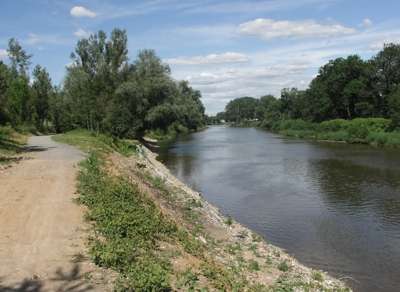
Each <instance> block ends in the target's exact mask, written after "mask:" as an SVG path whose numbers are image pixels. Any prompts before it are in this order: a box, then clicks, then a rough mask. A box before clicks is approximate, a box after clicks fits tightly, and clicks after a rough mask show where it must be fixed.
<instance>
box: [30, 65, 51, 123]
mask: <svg viewBox="0 0 400 292" xmlns="http://www.w3.org/2000/svg"><path fill="white" fill-rule="evenodd" d="M52 94H53V86H52V84H51V79H50V75H49V73H47V71H46V69H45V68H42V67H41V66H40V65H37V66H36V67H35V69H34V70H33V83H32V100H33V109H34V122H35V125H36V127H37V129H39V130H43V129H44V122H45V120H48V118H49V100H50V96H51V95H52Z"/></svg>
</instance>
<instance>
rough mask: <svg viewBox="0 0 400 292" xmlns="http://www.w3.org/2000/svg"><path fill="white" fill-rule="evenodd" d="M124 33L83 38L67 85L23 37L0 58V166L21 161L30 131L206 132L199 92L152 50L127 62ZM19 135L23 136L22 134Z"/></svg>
mask: <svg viewBox="0 0 400 292" xmlns="http://www.w3.org/2000/svg"><path fill="white" fill-rule="evenodd" d="M127 47H128V39H127V34H126V31H125V30H121V29H114V30H113V31H112V33H111V35H110V36H107V35H106V33H104V32H103V31H99V32H98V33H95V34H92V35H91V36H90V37H88V38H82V39H80V40H79V41H78V42H77V44H76V47H75V50H74V52H73V53H72V54H71V59H72V60H71V64H70V65H69V66H67V68H66V76H65V78H64V80H63V83H62V85H61V86H55V85H53V83H52V80H51V78H50V75H49V73H48V72H47V70H46V69H45V68H44V67H42V66H40V65H36V66H35V67H34V69H33V71H32V72H31V70H30V66H31V59H32V55H30V54H29V53H27V52H26V51H25V50H24V49H23V48H22V46H21V45H20V43H19V42H18V40H16V39H14V38H12V39H10V40H9V43H8V49H7V54H8V62H3V61H0V161H1V162H2V163H5V162H7V163H8V162H10V161H14V160H15V159H19V156H16V154H17V152H20V150H21V147H22V146H23V143H24V140H26V135H27V134H29V133H33V134H40V133H61V132H65V131H69V130H73V129H79V128H83V129H87V130H90V131H95V132H97V133H105V134H107V135H109V136H112V137H114V138H121V139H123V138H138V139H140V138H142V137H143V136H145V135H148V136H150V137H153V138H154V137H155V138H157V139H164V138H169V139H171V138H173V137H174V136H176V135H177V134H179V133H187V132H190V131H196V130H197V129H199V128H202V127H204V124H205V114H204V106H203V104H202V102H201V94H200V92H199V91H197V90H194V89H192V88H191V87H190V86H189V84H188V82H186V81H176V80H174V79H172V77H171V76H170V73H171V71H170V68H169V66H168V65H167V64H164V63H163V62H162V61H161V59H160V58H159V57H157V55H156V53H155V52H154V51H153V50H140V51H139V53H138V55H137V58H136V59H135V60H134V61H133V62H131V61H130V60H129V58H128V49H127ZM18 133H20V134H18Z"/></svg>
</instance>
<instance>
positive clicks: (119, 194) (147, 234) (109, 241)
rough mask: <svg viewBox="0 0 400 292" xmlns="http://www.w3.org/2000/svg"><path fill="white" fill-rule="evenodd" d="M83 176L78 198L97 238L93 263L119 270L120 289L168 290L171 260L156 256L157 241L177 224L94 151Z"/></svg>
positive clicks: (83, 164)
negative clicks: (105, 167) (112, 174)
mask: <svg viewBox="0 0 400 292" xmlns="http://www.w3.org/2000/svg"><path fill="white" fill-rule="evenodd" d="M81 167H82V171H81V172H80V175H79V192H80V193H81V196H80V202H81V203H83V204H85V205H86V206H87V207H88V210H89V211H88V216H87V218H88V219H89V220H91V221H93V222H94V223H95V229H96V232H97V234H99V235H100V236H99V237H96V238H94V239H93V243H92V246H91V250H90V253H91V255H92V257H93V260H94V261H95V263H97V264H98V265H100V266H104V267H109V268H113V269H115V270H117V271H118V272H119V273H120V275H121V276H120V278H119V280H118V286H117V287H118V289H119V290H121V291H125V290H129V289H136V290H139V291H168V290H170V286H169V273H170V264H169V263H168V262H165V261H163V260H161V259H160V258H158V257H157V249H158V245H157V243H158V242H159V241H162V240H168V239H169V238H170V237H171V236H172V235H173V234H175V233H176V231H177V227H176V226H175V225H174V224H173V223H172V222H170V221H169V220H168V219H167V218H165V217H164V216H163V215H162V214H161V213H160V211H159V210H158V208H157V207H156V206H155V205H154V204H153V202H152V201H150V200H149V199H148V198H147V197H146V196H144V195H143V194H141V193H140V192H139V191H138V189H137V188H136V187H135V186H133V185H132V184H130V183H128V182H127V181H125V180H124V179H122V178H110V177H108V175H107V174H106V173H104V171H103V170H102V169H101V167H102V162H101V159H100V157H99V155H98V154H94V153H91V154H90V156H89V157H88V159H86V160H85V161H84V162H83V163H82V164H81Z"/></svg>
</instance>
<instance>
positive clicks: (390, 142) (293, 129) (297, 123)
mask: <svg viewBox="0 0 400 292" xmlns="http://www.w3.org/2000/svg"><path fill="white" fill-rule="evenodd" d="M390 125H391V121H390V120H388V119H383V118H357V119H354V120H342V119H336V120H330V121H325V122H322V123H320V124H317V123H310V122H305V121H302V120H283V121H279V122H277V123H276V124H275V125H274V126H273V128H272V129H273V130H274V131H276V132H278V133H280V134H282V135H285V136H288V137H294V138H300V139H312V140H320V141H338V142H347V143H351V144H355V143H357V144H369V145H373V146H389V147H400V132H396V131H389V130H390Z"/></svg>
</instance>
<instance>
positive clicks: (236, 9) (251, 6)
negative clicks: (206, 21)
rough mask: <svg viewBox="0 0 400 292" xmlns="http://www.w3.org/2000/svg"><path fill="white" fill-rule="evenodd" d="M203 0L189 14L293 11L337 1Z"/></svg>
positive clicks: (189, 10) (190, 8)
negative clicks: (218, 0)
mask: <svg viewBox="0 0 400 292" xmlns="http://www.w3.org/2000/svg"><path fill="white" fill-rule="evenodd" d="M204 2H205V1H204V0H202V1H200V2H199V3H198V5H197V6H194V7H189V8H188V9H187V11H188V12H192V13H193V12H201V13H241V14H243V13H254V12H257V13H261V12H273V11H284V10H292V9H296V8H299V7H304V6H309V5H312V6H313V7H314V8H316V7H318V5H325V6H326V5H329V4H331V3H334V2H337V0H296V1H293V0H261V1H249V0H242V1H240V0H239V1H222V3H213V2H212V1H211V2H209V3H207V2H206V3H204Z"/></svg>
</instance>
